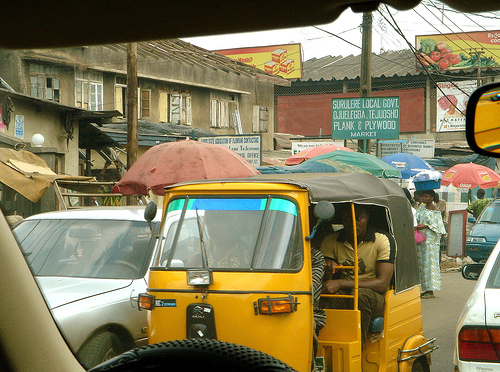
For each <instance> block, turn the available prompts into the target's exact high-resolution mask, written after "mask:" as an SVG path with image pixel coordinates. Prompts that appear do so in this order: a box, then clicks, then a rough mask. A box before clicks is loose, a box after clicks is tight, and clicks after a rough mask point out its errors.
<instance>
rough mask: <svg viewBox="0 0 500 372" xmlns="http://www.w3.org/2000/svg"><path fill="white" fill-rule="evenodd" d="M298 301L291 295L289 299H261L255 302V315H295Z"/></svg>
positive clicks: (268, 297)
mask: <svg viewBox="0 0 500 372" xmlns="http://www.w3.org/2000/svg"><path fill="white" fill-rule="evenodd" d="M297 304H298V302H297V299H295V301H294V298H293V297H292V296H291V295H289V296H288V297H280V298H270V296H267V298H259V299H258V300H257V301H256V302H254V308H255V315H257V314H262V315H272V314H284V313H293V312H294V311H296V310H297Z"/></svg>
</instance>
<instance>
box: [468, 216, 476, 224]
mask: <svg viewBox="0 0 500 372" xmlns="http://www.w3.org/2000/svg"><path fill="white" fill-rule="evenodd" d="M467 222H470V223H476V217H469V218H467Z"/></svg>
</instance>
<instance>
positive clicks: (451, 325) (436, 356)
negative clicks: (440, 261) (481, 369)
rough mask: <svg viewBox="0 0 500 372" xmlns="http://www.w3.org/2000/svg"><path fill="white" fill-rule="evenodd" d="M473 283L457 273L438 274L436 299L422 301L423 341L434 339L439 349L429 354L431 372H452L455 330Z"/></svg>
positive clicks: (474, 282)
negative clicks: (439, 283)
mask: <svg viewBox="0 0 500 372" xmlns="http://www.w3.org/2000/svg"><path fill="white" fill-rule="evenodd" d="M475 285H476V281H473V280H465V279H464V278H462V274H461V272H442V273H441V290H440V291H435V292H434V294H435V295H436V298H431V299H422V317H423V321H424V335H425V337H426V338H432V337H435V338H436V343H437V345H438V346H439V349H438V350H436V351H434V352H433V353H432V365H431V372H445V371H448V372H451V371H453V348H454V346H455V327H456V324H457V321H458V317H459V316H460V314H461V312H462V308H463V306H464V305H465V303H466V302H467V299H468V298H469V296H470V294H471V293H472V290H473V289H474V287H475Z"/></svg>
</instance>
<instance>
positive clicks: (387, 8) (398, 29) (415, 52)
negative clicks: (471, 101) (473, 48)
mask: <svg viewBox="0 0 500 372" xmlns="http://www.w3.org/2000/svg"><path fill="white" fill-rule="evenodd" d="M385 8H386V10H387V13H388V14H389V16H390V17H391V19H392V21H393V22H394V24H393V23H391V22H389V20H388V19H387V18H386V17H385V15H384V14H383V13H382V12H380V11H379V12H380V14H381V15H382V17H384V18H385V20H386V21H387V23H389V24H390V25H391V26H392V27H393V28H394V30H395V31H396V32H397V33H398V34H399V35H401V37H402V38H403V39H404V40H405V41H406V43H407V44H408V46H409V47H410V49H411V50H412V51H413V53H414V54H415V57H417V50H416V49H415V47H414V46H413V45H412V44H411V43H410V42H409V41H408V39H407V38H406V36H405V35H404V33H403V31H402V30H401V29H400V28H399V26H398V24H397V22H396V20H395V19H394V17H393V16H392V14H391V12H390V11H389V7H388V6H387V5H385ZM417 60H418V61H419V62H420V63H421V64H422V61H421V60H420V59H419V58H417ZM422 67H423V69H424V71H425V73H426V74H427V76H428V77H429V79H431V80H432V82H433V83H434V85H435V86H436V88H437V89H438V90H439V91H440V92H441V94H442V95H443V97H446V99H447V100H448V101H449V102H450V104H451V105H453V107H455V108H456V109H457V110H458V112H460V113H461V114H462V115H464V113H463V112H462V110H460V109H459V108H458V107H457V105H456V104H455V103H453V102H452V101H451V100H450V99H449V98H448V96H447V95H446V94H445V93H444V92H443V90H442V89H441V87H440V86H439V85H438V83H437V81H436V80H435V79H434V78H433V77H432V75H431V74H430V73H429V71H428V70H427V69H426V68H425V66H423V65H422ZM442 76H443V77H446V78H448V77H447V76H445V75H442ZM449 82H450V83H451V84H453V85H454V86H455V87H456V88H457V89H459V90H460V91H461V92H462V93H463V94H465V95H466V96H469V94H467V92H464V91H463V90H462V89H461V88H460V87H458V86H457V85H456V84H455V83H454V82H452V81H451V80H449Z"/></svg>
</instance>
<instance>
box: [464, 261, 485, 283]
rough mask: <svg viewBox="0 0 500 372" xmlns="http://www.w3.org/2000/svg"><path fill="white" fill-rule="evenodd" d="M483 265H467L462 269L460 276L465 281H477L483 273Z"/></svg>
mask: <svg viewBox="0 0 500 372" xmlns="http://www.w3.org/2000/svg"><path fill="white" fill-rule="evenodd" d="M483 268H484V263H475V264H467V265H464V267H462V276H463V277H464V279H467V280H477V279H478V278H479V275H481V272H482V271H483Z"/></svg>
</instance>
